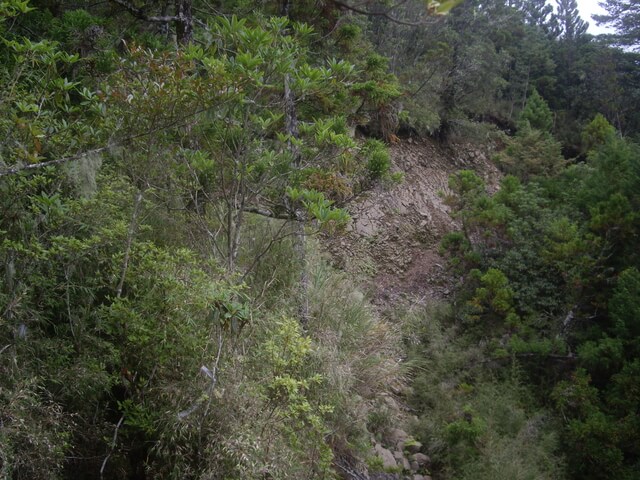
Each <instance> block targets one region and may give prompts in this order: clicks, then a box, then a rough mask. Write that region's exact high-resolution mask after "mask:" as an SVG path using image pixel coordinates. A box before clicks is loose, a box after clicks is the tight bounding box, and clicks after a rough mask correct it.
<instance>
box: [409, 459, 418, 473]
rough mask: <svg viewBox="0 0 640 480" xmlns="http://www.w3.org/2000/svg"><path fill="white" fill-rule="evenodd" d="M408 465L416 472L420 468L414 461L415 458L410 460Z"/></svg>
mask: <svg viewBox="0 0 640 480" xmlns="http://www.w3.org/2000/svg"><path fill="white" fill-rule="evenodd" d="M409 465H410V466H411V471H412V472H417V471H418V470H420V465H418V462H416V461H415V460H414V461H413V462H411V463H410V464H409Z"/></svg>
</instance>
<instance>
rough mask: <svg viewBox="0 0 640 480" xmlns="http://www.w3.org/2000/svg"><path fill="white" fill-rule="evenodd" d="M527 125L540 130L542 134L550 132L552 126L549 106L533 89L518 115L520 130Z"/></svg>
mask: <svg viewBox="0 0 640 480" xmlns="http://www.w3.org/2000/svg"><path fill="white" fill-rule="evenodd" d="M527 124H528V125H529V126H530V127H531V128H535V129H536V130H542V131H543V132H548V131H550V130H551V127H552V126H553V116H552V114H551V110H550V109H549V105H547V102H546V101H545V100H544V98H542V97H541V96H540V94H539V93H538V91H537V90H536V89H535V88H534V89H533V92H532V93H531V96H530V97H529V99H528V100H527V104H526V105H525V107H524V109H523V110H522V113H521V114H520V128H523V127H524V126H525V125H527Z"/></svg>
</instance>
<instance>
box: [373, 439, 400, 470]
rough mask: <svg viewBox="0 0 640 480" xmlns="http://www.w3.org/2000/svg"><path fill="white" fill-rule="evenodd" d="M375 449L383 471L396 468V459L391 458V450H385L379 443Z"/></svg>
mask: <svg viewBox="0 0 640 480" xmlns="http://www.w3.org/2000/svg"><path fill="white" fill-rule="evenodd" d="M375 449H376V454H377V455H378V457H380V459H381V460H382V466H383V467H384V468H385V470H386V469H390V468H398V463H397V462H396V459H395V458H394V457H393V454H392V453H391V450H387V449H386V448H384V447H383V446H382V445H380V444H379V443H377V444H376V447H375Z"/></svg>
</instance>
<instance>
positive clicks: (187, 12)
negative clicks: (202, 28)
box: [176, 0, 193, 45]
mask: <svg viewBox="0 0 640 480" xmlns="http://www.w3.org/2000/svg"><path fill="white" fill-rule="evenodd" d="M191 7H192V5H191V0H176V17H178V20H177V21H176V38H177V40H178V44H179V45H187V44H188V43H191V40H193V12H192V9H191Z"/></svg>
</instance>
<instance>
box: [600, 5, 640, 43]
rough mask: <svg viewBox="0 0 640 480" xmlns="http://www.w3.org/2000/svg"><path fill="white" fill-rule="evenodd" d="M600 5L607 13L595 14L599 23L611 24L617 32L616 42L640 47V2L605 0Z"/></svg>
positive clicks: (614, 36) (614, 38) (614, 37)
mask: <svg viewBox="0 0 640 480" xmlns="http://www.w3.org/2000/svg"><path fill="white" fill-rule="evenodd" d="M600 6H601V7H603V8H604V9H605V10H607V15H594V16H593V18H594V20H595V21H596V23H597V24H598V25H610V26H612V27H613V28H615V29H616V31H617V33H616V34H615V35H613V36H612V38H613V40H614V43H615V44H617V45H625V46H629V47H632V48H634V49H636V50H637V49H638V48H639V45H640V4H639V3H638V2H637V1H635V0H604V1H602V2H600Z"/></svg>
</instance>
